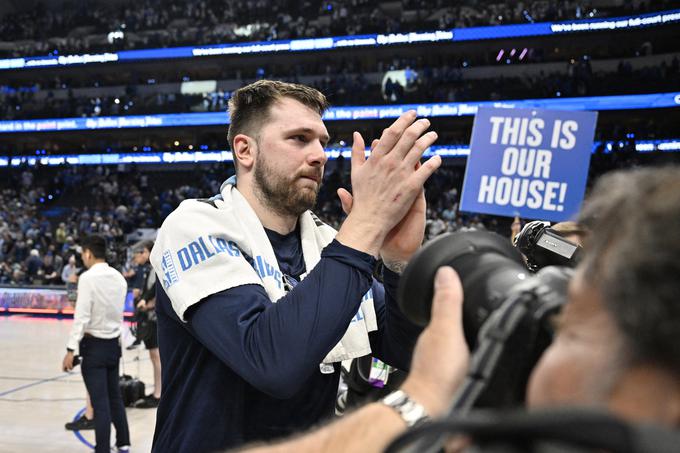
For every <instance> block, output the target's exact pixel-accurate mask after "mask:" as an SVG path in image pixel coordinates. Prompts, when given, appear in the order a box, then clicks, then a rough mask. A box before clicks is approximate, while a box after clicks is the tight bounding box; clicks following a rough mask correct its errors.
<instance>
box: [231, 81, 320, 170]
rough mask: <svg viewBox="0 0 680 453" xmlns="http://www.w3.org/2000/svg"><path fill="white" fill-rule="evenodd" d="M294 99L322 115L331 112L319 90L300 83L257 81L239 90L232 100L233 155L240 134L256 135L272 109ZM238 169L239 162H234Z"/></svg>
mask: <svg viewBox="0 0 680 453" xmlns="http://www.w3.org/2000/svg"><path fill="white" fill-rule="evenodd" d="M284 97H288V98H292V99H295V100H296V101H298V102H300V103H301V104H303V105H305V106H307V107H309V108H310V109H312V110H314V111H316V112H319V115H323V113H324V112H325V111H326V109H327V108H328V101H327V100H326V96H324V95H323V94H322V93H321V92H320V91H319V90H316V89H314V88H311V87H308V86H306V85H300V84H297V83H288V82H281V81H278V80H258V81H257V82H254V83H251V84H250V85H246V86H244V87H242V88H239V89H238V90H236V91H235V92H234V95H233V96H232V97H231V99H230V100H229V117H230V120H231V124H230V125H229V132H228V133H227V140H229V147H230V148H231V149H232V151H233V146H234V137H236V136H237V135H238V134H251V135H252V134H255V132H254V131H256V130H259V127H260V126H261V125H262V123H263V122H264V121H266V120H267V119H268V116H269V108H270V107H271V106H272V104H274V103H275V102H276V101H278V100H280V99H281V98H284ZM234 166H236V159H234Z"/></svg>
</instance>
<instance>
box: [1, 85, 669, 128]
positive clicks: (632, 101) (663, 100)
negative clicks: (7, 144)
mask: <svg viewBox="0 0 680 453" xmlns="http://www.w3.org/2000/svg"><path fill="white" fill-rule="evenodd" d="M481 107H494V108H506V109H517V108H549V109H556V110H629V109H636V110H637V109H655V108H668V107H680V92H674V93H654V94H631V95H623V96H592V97H580V98H548V99H522V100H514V101H512V100H511V101H481V102H448V103H441V104H400V105H367V106H349V107H333V108H331V109H329V110H328V111H326V113H325V114H324V116H323V119H324V120H325V121H343V120H377V119H385V118H386V119H393V118H398V117H399V116H400V115H401V114H402V113H404V112H406V111H407V110H415V111H416V112H417V113H418V116H422V117H428V118H436V117H447V116H471V115H474V114H475V113H477V109H479V108H481ZM227 124H229V115H228V114H227V113H226V112H207V113H173V114H164V115H131V116H106V117H96V118H50V119H43V120H18V121H0V134H2V133H5V134H11V133H22V132H31V133H34V132H55V131H76V130H100V129H137V128H148V127H183V126H225V125H227Z"/></svg>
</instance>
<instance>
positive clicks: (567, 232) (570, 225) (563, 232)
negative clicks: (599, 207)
mask: <svg viewBox="0 0 680 453" xmlns="http://www.w3.org/2000/svg"><path fill="white" fill-rule="evenodd" d="M550 228H552V229H553V230H555V231H556V232H557V234H559V235H560V236H562V237H567V236H578V238H579V240H580V241H581V242H583V241H585V240H586V239H587V238H588V234H589V231H588V229H587V228H586V227H585V226H583V225H581V224H580V223H577V222H560V223H556V224H555V225H553V226H551V227H550Z"/></svg>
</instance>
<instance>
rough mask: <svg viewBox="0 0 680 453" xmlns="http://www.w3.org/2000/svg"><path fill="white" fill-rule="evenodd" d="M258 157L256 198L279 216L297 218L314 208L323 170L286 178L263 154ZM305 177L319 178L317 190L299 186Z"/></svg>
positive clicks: (255, 170) (255, 172)
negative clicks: (300, 180)
mask: <svg viewBox="0 0 680 453" xmlns="http://www.w3.org/2000/svg"><path fill="white" fill-rule="evenodd" d="M258 157H259V159H258V162H257V164H256V165H255V169H254V171H253V179H254V180H255V196H256V197H257V198H258V199H259V200H260V202H261V203H262V204H263V205H265V206H267V207H268V208H269V209H271V210H273V211H274V212H276V213H278V214H282V215H293V216H295V217H299V216H300V215H301V214H302V213H303V212H305V211H307V210H309V209H312V208H313V207H314V205H315V204H316V198H317V195H318V194H319V189H320V188H321V182H320V181H321V174H322V171H321V169H313V170H309V171H307V172H296V173H295V174H294V175H292V176H286V175H282V174H280V173H279V172H278V171H277V169H276V168H275V166H273V165H270V164H269V162H268V161H267V160H266V158H264V154H263V153H261V154H260V155H259V156H258ZM303 175H307V176H311V175H314V176H317V177H318V179H319V183H318V184H317V185H316V188H315V189H312V188H310V187H309V186H305V187H299V186H298V184H297V181H298V180H299V179H300V178H301V177H303Z"/></svg>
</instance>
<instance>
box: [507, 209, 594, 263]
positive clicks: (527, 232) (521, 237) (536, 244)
mask: <svg viewBox="0 0 680 453" xmlns="http://www.w3.org/2000/svg"><path fill="white" fill-rule="evenodd" d="M549 225H550V224H549V223H548V222H542V221H540V220H535V221H533V222H529V223H527V224H526V225H524V228H522V231H520V232H519V234H518V235H517V236H515V240H514V244H515V247H517V249H519V251H520V252H522V254H523V255H524V256H525V257H526V262H527V267H528V268H529V270H530V271H532V272H537V271H538V270H539V269H542V268H544V267H546V266H570V267H574V266H575V265H576V264H577V263H578V261H579V258H580V256H581V246H579V245H578V244H574V243H573V242H571V241H569V240H567V239H565V238H563V237H562V236H561V235H560V234H559V233H558V232H557V231H555V230H553V229H552V228H550V226H549Z"/></svg>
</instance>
